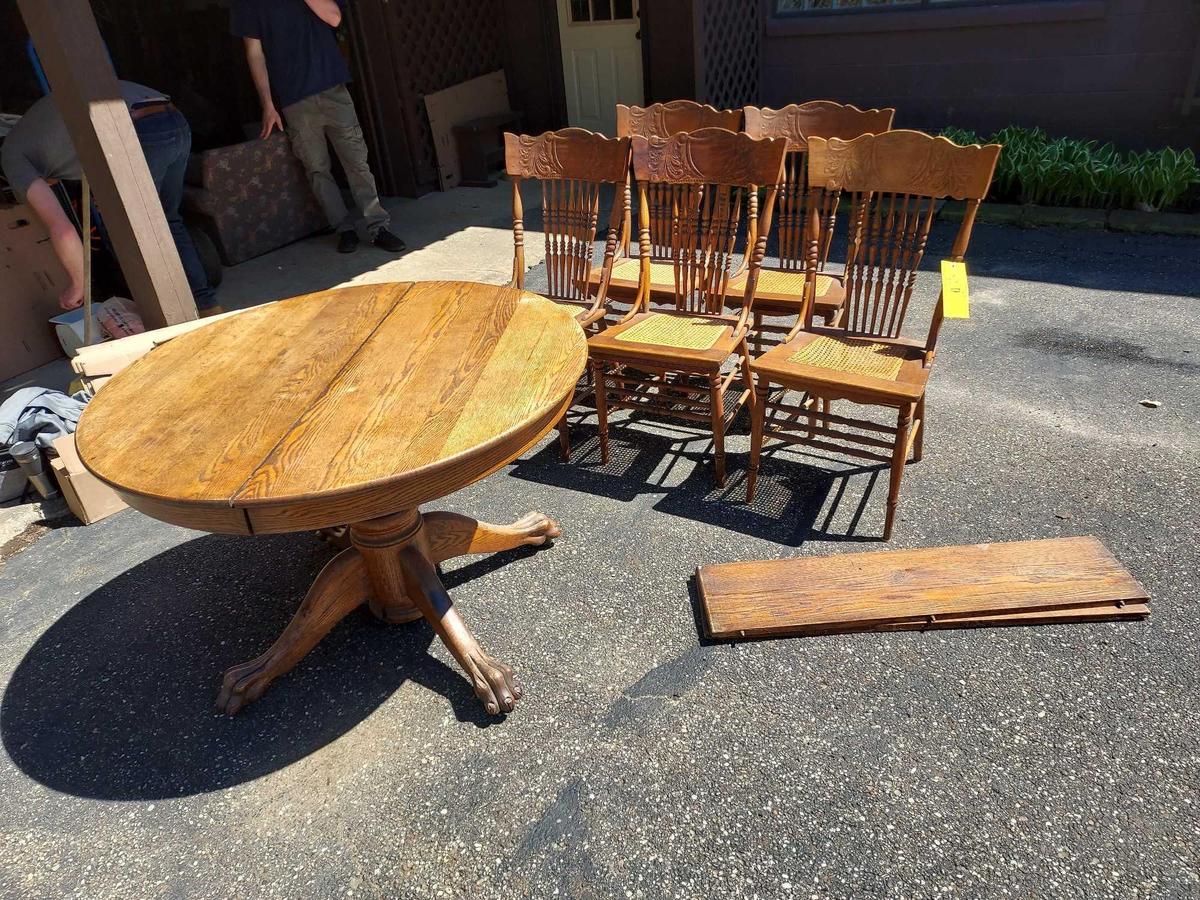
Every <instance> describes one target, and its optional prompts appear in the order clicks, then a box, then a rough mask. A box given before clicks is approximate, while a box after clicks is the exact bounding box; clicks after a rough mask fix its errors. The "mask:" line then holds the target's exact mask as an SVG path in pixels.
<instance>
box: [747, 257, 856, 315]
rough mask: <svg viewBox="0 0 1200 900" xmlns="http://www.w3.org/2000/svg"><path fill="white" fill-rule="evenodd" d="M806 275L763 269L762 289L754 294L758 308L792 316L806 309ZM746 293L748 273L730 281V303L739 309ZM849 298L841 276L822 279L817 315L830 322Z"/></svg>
mask: <svg viewBox="0 0 1200 900" xmlns="http://www.w3.org/2000/svg"><path fill="white" fill-rule="evenodd" d="M804 279H805V275H804V273H803V272H797V271H794V270H790V269H789V270H784V269H768V268H766V267H764V268H763V270H762V272H760V273H759V276H758V288H757V290H756V291H755V293H754V308H755V309H757V310H758V311H760V312H764V313H775V314H778V315H791V314H796V313H799V312H800V311H801V309H803V307H804ZM745 291H746V273H745V272H741V273H739V274H737V275H735V276H733V277H732V278H730V279H729V288H728V290H727V291H726V302H727V304H728V305H729V306H735V307H736V306H739V305H741V302H742V296H743V295H744V294H745ZM845 297H846V286H845V284H844V283H843V281H842V279H841V278H840V277H838V276H837V275H823V274H822V275H818V276H817V286H816V300H815V301H814V303H815V304H816V310H815V311H816V314H817V315H818V316H822V317H824V318H825V319H826V320H828V319H829V318H831V317H832V315H833V314H834V313H836V312H837V311H838V310H839V309H841V307H842V301H843V300H844V299H845Z"/></svg>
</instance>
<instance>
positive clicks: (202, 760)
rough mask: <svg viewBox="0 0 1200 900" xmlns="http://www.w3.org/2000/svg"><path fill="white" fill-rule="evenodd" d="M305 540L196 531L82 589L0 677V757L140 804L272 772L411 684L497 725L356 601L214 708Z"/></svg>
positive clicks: (287, 603) (292, 599) (272, 618)
mask: <svg viewBox="0 0 1200 900" xmlns="http://www.w3.org/2000/svg"><path fill="white" fill-rule="evenodd" d="M313 544H314V540H313V538H312V536H311V535H309V534H296V535H279V536H272V537H260V538H244V537H226V536H217V535H209V536H205V537H200V538H197V539H195V540H192V541H188V542H187V543H184V544H181V545H179V546H177V547H174V548H172V549H171V550H168V551H167V552H165V553H162V554H159V555H158V556H155V557H153V558H152V559H149V560H147V561H145V562H143V563H141V564H140V565H137V566H135V567H133V568H132V569H130V570H128V571H127V572H125V573H123V574H121V575H120V576H119V577H117V578H114V579H113V580H111V581H109V582H108V583H107V584H105V585H103V586H102V587H100V588H99V589H98V590H96V591H94V592H93V593H91V594H89V595H88V596H86V597H83V598H82V599H81V600H80V601H79V602H78V603H76V604H75V606H73V607H72V608H71V609H70V610H69V611H68V612H67V613H66V614H65V615H63V616H62V618H60V619H59V620H58V621H57V622H55V623H54V624H53V625H52V626H51V627H50V628H49V629H48V630H47V631H46V633H45V634H43V635H42V636H41V638H39V639H38V641H37V643H36V644H34V646H33V647H32V648H31V649H30V651H29V652H28V653H27V654H26V656H25V658H24V659H23V660H22V661H21V663H20V664H19V665H18V666H17V669H16V671H15V672H14V673H13V676H12V679H11V680H10V682H9V685H8V688H7V690H6V692H5V694H4V698H3V703H2V705H0V735H2V737H3V742H4V747H5V750H6V751H7V752H8V755H9V756H10V757H11V758H12V760H13V762H14V763H15V764H16V765H17V766H18V767H19V768H20V769H21V770H22V771H23V772H25V773H26V774H27V775H29V776H30V777H31V778H33V779H35V780H37V781H38V782H40V783H42V784H44V785H46V786H47V787H50V788H52V789H54V790H57V791H61V792H63V793H67V794H73V795H76V796H81V797H94V798H100V799H106V800H151V799H157V798H168V797H179V796H188V795H192V794H200V793H205V792H207V791H215V790H220V789H222V788H227V787H230V786H232V785H237V784H242V783H244V782H247V781H251V780H253V779H255V778H258V777H261V776H263V775H266V774H269V773H271V772H274V771H276V770H278V769H281V768H283V767H284V766H287V765H289V764H290V763H293V762H296V761H297V760H299V759H302V758H303V757H305V756H307V755H308V754H310V753H312V752H314V751H315V750H317V749H319V748H320V747H323V746H324V745H326V744H328V743H330V742H331V741H334V740H336V739H337V738H338V737H340V736H341V735H343V734H345V733H346V732H348V731H349V730H350V729H352V728H353V727H354V726H355V725H357V724H358V723H359V722H361V721H362V720H363V719H365V718H366V717H367V716H369V715H370V714H371V713H372V712H373V711H374V710H375V709H376V708H377V707H378V706H380V705H381V704H382V703H384V702H385V701H386V700H387V699H388V698H389V697H391V696H392V694H393V693H394V692H395V691H396V690H397V689H398V688H399V687H400V686H401V685H402V684H404V682H406V681H410V680H411V681H415V682H417V683H418V684H421V685H424V686H425V687H427V688H429V689H430V690H433V691H436V692H438V693H439V694H442V695H443V696H444V697H446V698H447V699H448V700H449V701H450V704H451V705H452V707H453V709H454V712H455V715H456V716H457V717H458V718H459V720H460V721H472V722H475V723H476V724H478V725H480V726H486V725H488V724H490V723H492V722H496V721H500V720H499V719H495V718H489V717H487V716H486V715H485V714H484V712H483V710H482V708H481V707H480V705H479V703H478V701H477V700H476V699H475V696H474V694H473V693H472V691H471V688H470V685H468V684H467V682H466V680H465V679H464V677H463V676H462V674H461V673H460V672H458V671H457V670H454V669H451V668H450V667H448V666H446V665H445V664H444V663H442V662H441V661H439V660H438V659H436V658H434V657H432V656H430V655H429V654H428V653H427V652H426V650H427V649H428V647H429V645H430V644H431V642H432V641H433V639H434V634H433V631H432V629H431V628H430V627H429V626H428V625H427V624H426V623H425V622H424V621H421V622H415V623H412V624H410V625H404V626H387V625H384V624H382V623H379V622H376V621H375V620H374V619H373V618H372V617H371V616H370V614H369V613H368V612H367V611H366V610H365V608H364V609H362V610H360V611H358V612H356V613H353V614H351V615H350V616H348V617H347V618H346V619H345V620H344V621H343V622H342V623H341V624H340V625H338V626H337V627H336V628H334V630H333V631H332V632H331V633H330V634H329V635H328V636H327V637H326V638H325V640H323V641H322V642H321V643H320V644H318V646H317V647H316V648H315V649H314V650H313V652H312V653H310V654H309V656H308V657H307V658H306V659H305V660H303V661H302V662H301V663H300V664H299V665H298V666H297V667H296V668H295V669H293V670H292V671H291V672H290V673H288V674H287V675H285V676H283V677H281V678H280V679H279V680H278V681H276V682H275V683H274V684H272V685H271V687H270V688H269V689H268V690H267V692H266V694H265V695H264V696H263V697H262V698H261V699H260V700H259V701H258V702H256V703H254V704H252V705H251V706H249V707H248V708H247V709H246V710H244V711H243V712H242V713H240V714H239V715H238V716H236V717H234V718H229V717H227V716H225V715H222V714H220V713H218V712H216V710H215V708H214V705H213V704H214V700H215V698H216V695H217V690H218V688H219V686H220V682H221V677H222V674H223V672H224V670H225V669H226V668H228V667H229V666H232V665H234V664H236V663H239V662H243V661H245V660H248V659H250V658H252V657H254V656H257V655H258V654H259V653H261V652H262V651H263V650H265V649H266V648H267V647H268V646H269V645H270V644H271V642H272V641H273V640H274V639H275V637H276V636H277V635H278V634H279V632H280V631H281V630H282V629H283V628H284V626H285V625H286V624H287V623H288V621H289V620H290V619H291V616H292V613H293V612H295V609H296V607H297V605H298V604H299V600H300V598H301V597H302V596H303V595H304V592H305V591H306V590H307V587H308V585H309V583H310V582H311V581H312V579H313V578H314V577H315V576H316V574H317V572H318V571H319V569H320V567H321V566H322V565H323V564H324V563H325V562H326V561H327V560H328V558H329V557H330V556H331V555H332V554H331V552H330V551H329V550H328V549H327V548H320V549H319V550H318V551H317V552H315V553H314V549H313ZM471 574H472V573H466V572H460V573H456V574H455V577H454V583H461V582H462V581H464V580H466V579H467V578H468V577H470V576H471Z"/></svg>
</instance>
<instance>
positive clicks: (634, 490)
mask: <svg viewBox="0 0 1200 900" xmlns="http://www.w3.org/2000/svg"><path fill="white" fill-rule="evenodd" d="M631 421H633V420H631V419H624V420H618V422H619V424H618V423H614V425H613V427H611V428H610V431H609V460H608V463H607V465H605V464H602V463H601V462H600V442H599V438H598V437H597V436H596V428H595V426H594V425H586V424H574V425H572V429H571V433H572V441H573V444H572V449H571V459H570V461H569V462H566V463H564V462H562V461H561V460H560V458H559V453H558V444H557V442H554V443H551V444H547V445H546V446H545V447H543V448H542V449H541V450H540V451H539V452H538V453H535V454H534V455H532V456H530V457H527V458H525V459H521V460H519V461H518V462H517V464H516V465H515V466H514V467H513V468H512V469H511V470H510V471H509V474H510V475H511V476H513V477H514V478H521V479H524V480H526V481H532V482H536V483H539V484H546V485H550V486H553V487H560V488H566V489H568V490H573V491H578V492H580V493H585V494H594V495H599V496H602V497H608V498H610V499H613V500H618V501H621V502H623V503H629V502H632V501H633V500H634V499H636V498H637V497H639V496H641V495H644V494H654V495H661V497H660V499H659V500H658V501H657V502H655V504H654V507H653V508H654V509H655V510H656V511H657V512H662V513H667V514H668V515H672V516H678V517H680V518H683V519H691V520H692V521H695V522H702V523H705V524H708V525H714V526H716V527H719V528H725V529H729V530H731V531H735V532H737V533H739V534H745V535H749V536H751V537H756V538H761V539H763V540H768V541H774V542H776V543H780V544H784V545H787V546H791V547H798V546H800V545H801V544H802V543H803V542H804V541H805V540H808V539H811V538H819V539H821V540H826V541H864V542H867V541H879V540H882V536H880V535H859V534H857V529H858V524H859V520H860V519H861V518H862V514H863V511H864V509H865V508H866V505H867V504H868V503H869V502H870V500H871V498H872V495H873V493H874V491H875V488H876V487H879V489H880V490H882V491H886V490H887V479H886V478H883V479H881V478H880V474H881V473H884V472H886V470H887V467H886V466H884V465H872V466H859V465H856V464H852V465H846V464H845V463H841V462H836V461H833V460H827V459H824V458H819V457H814V458H813V459H814V463H815V464H814V463H810V462H808V461H806V460H805V459H804V458H797V454H796V452H795V451H794V450H792V451H791V452H788V451H787V450H786V448H782V447H778V446H775V447H769V448H768V449H767V450H766V451H764V453H763V463H762V467H761V468H760V470H759V481H758V491H757V493H756V496H755V499H754V502H753V503H750V504H748V503H746V502H745V497H746V484H745V479H746V467H747V465H748V464H749V454H748V453H734V452H727V453H726V457H725V462H726V471H727V473H728V474H727V477H726V481H725V486H724V487H717V485H716V483H715V482H714V480H713V467H712V444H711V440H708V441H706V440H705V437H704V435H703V434H702V433H700V434H698V433H696V432H694V431H680V432H679V433H678V434H674V433H668V434H664V433H655V432H650V431H646V430H644V429H643V428H641V427H637V425H635V426H634V427H630V422H631ZM648 424H650V425H651V427H655V428H659V429H662V428H664V427H669V423H664V422H661V421H654V422H653V423H649V422H648ZM685 442H687V443H690V444H691V445H692V446H693V447H694V448H695V449H684V447H683V446H681V444H683V443H685ZM781 450H782V451H783V453H781V452H780V451H781ZM784 454H786V455H784ZM681 468H682V469H686V470H687V474H686V475H684V476H683V477H682V479H680V478H678V477H677V476H676V474H675V473H676V471H677V470H679V469H681ZM877 499H878V498H877ZM822 510H824V511H825V512H824V514H822ZM847 516H848V517H849V519H848V524H847V525H846V527H845V528H844V529H842V528H840V527H839V529H838V530H837V531H836V532H835V531H833V530H832V528H833V525H834V522H835V520H837V521H838V522H841V521H845V520H846V517H847Z"/></svg>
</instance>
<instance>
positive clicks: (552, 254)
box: [504, 128, 630, 460]
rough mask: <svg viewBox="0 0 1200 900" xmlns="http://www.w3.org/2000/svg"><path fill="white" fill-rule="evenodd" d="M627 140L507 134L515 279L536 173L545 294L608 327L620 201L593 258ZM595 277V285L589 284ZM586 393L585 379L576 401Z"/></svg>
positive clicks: (562, 436)
mask: <svg viewBox="0 0 1200 900" xmlns="http://www.w3.org/2000/svg"><path fill="white" fill-rule="evenodd" d="M629 144H630V141H629V138H607V137H605V136H604V135H602V134H595V133H593V132H591V131H587V130H585V129H583V128H563V129H562V130H560V131H547V132H546V133H545V134H540V135H536V136H533V135H525V134H521V135H517V134H508V133H506V134H505V135H504V161H505V168H506V170H507V172H508V176H509V178H510V179H511V181H512V214H513V276H512V285H513V287H517V288H524V287H525V210H524V205H523V204H522V202H521V185H522V183H523V182H524V181H526V180H530V179H535V180H537V181H540V182H541V187H542V231H543V233H544V237H545V249H546V280H547V282H548V284H547V288H546V290H545V292H544V293H545V296H547V297H549V298H550V299H551V300H554V301H555V302H557V303H562V304H565V305H567V306H571V307H573V308H574V309H575V319H576V321H578V322H579V324H580V326H582V327H583V328H584V329H585V330H589V331H594V330H596V329H597V328H601V327H603V323H602V319H603V318H604V313H605V310H606V304H607V302H608V285H609V281H610V279H611V278H612V267H613V260H614V258H615V257H616V249H617V242H618V241H619V240H620V224H621V221H622V214H621V205H620V204H619V203H617V202H615V201H614V202H613V206H612V215H611V217H610V222H609V228H608V237H607V238H606V239H605V242H604V258H603V262H602V263H601V265H600V268H599V270H596V267H595V266H594V264H593V259H594V253H593V246H594V244H595V240H596V227H597V225H598V223H599V219H600V195H601V193H602V191H604V190H605V188H606V187H607V188H611V189H612V190H613V191H614V192H615V191H617V190H619V189H620V185H622V184H624V183H625V178H626V174H627V173H628V171H629ZM593 275H595V285H594V289H593V287H592V285H591V284H589V281H590V279H591V278H592V277H593ZM588 392H589V387H588V384H587V383H586V381H581V382H580V386H579V387H578V388H577V389H576V391H575V400H576V401H578V400H581V399H583V397H584V396H586V394H587V393H588ZM557 428H558V439H559V452H560V454H561V456H562V458H563V459H564V460H565V459H568V458H569V457H570V455H571V436H570V431H569V427H568V424H567V415H566V414H565V413H564V414H563V417H562V419H560V420H559V422H558V425H557Z"/></svg>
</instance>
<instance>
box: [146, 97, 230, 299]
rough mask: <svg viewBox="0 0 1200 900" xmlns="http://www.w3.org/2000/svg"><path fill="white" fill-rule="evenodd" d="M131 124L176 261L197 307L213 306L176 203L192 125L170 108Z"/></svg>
mask: <svg viewBox="0 0 1200 900" xmlns="http://www.w3.org/2000/svg"><path fill="white" fill-rule="evenodd" d="M133 127H134V129H135V130H136V131H137V136H138V141H139V142H140V143H141V145H142V152H143V153H144V154H145V155H146V165H147V166H149V167H150V177H151V178H152V179H153V180H154V187H155V190H157V191H158V199H159V200H160V201H161V202H162V207H163V212H164V213H166V216H167V225H169V226H170V228H171V237H173V238H174V239H175V249H176V250H178V251H179V261H180V262H181V263H183V274H184V275H186V276H187V282H188V287H190V288H191V289H192V296H193V297H194V298H195V300H196V308H197V309H208V308H209V307H212V306H216V305H217V292H216V290H215V289H214V288H213V287H212V286H211V285H210V284H209V283H208V276H207V275H205V273H204V266H203V265H202V264H201V263H200V256H199V254H197V253H196V246H195V244H193V243H192V238H191V235H189V234H188V232H187V228H186V227H184V224H183V218H182V217H181V216H180V215H179V204H180V203H181V202H183V176H184V174H185V173H186V172H187V164H188V155H189V154H190V153H191V152H192V129H191V128H190V127H189V126H188V123H187V119H185V118H184V117H183V114H182V113H180V112H179V111H177V110H173V109H172V110H168V111H167V112H161V113H157V114H156V115H152V116H146V117H145V118H144V119H138V120H137V121H135V122H134V123H133Z"/></svg>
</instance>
